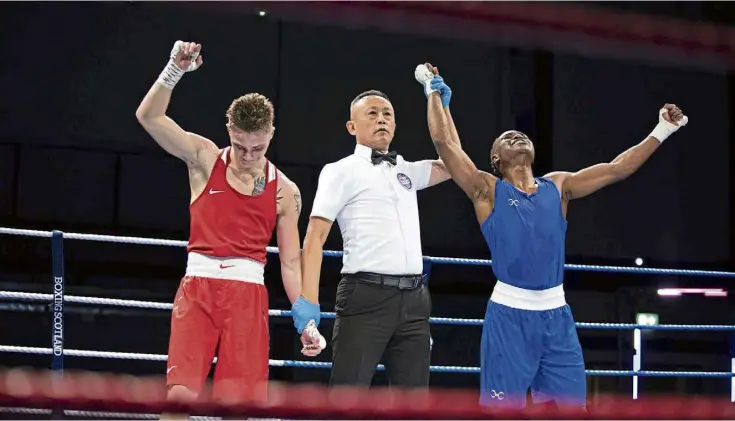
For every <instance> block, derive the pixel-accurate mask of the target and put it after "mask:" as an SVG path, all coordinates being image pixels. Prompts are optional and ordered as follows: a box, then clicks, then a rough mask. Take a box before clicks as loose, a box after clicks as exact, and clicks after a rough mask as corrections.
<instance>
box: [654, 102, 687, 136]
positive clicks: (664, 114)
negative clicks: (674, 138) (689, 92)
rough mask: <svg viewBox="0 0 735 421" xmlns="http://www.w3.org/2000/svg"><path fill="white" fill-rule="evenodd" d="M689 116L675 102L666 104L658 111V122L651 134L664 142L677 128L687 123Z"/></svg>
mask: <svg viewBox="0 0 735 421" xmlns="http://www.w3.org/2000/svg"><path fill="white" fill-rule="evenodd" d="M688 122H689V118H687V116H686V115H684V113H683V112H682V111H681V110H680V109H679V107H677V106H676V105H674V104H665V105H664V106H663V107H662V108H661V109H660V110H659V111H658V124H657V125H656V127H654V129H653V131H652V132H651V134H650V135H649V136H651V137H654V138H656V140H658V141H659V142H661V143H663V141H664V140H666V139H667V138H668V137H669V136H671V135H672V134H674V133H675V132H676V131H677V130H679V129H680V128H682V127H684V126H686V125H687V123H688Z"/></svg>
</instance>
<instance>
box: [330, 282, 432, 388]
mask: <svg viewBox="0 0 735 421" xmlns="http://www.w3.org/2000/svg"><path fill="white" fill-rule="evenodd" d="M356 278H357V279H356ZM335 311H336V313H337V318H336V320H335V323H334V330H333V334H332V374H331V379H330V384H331V385H333V386H338V385H351V386H369V385H370V384H371V382H372V379H373V375H374V374H375V368H376V365H378V364H379V363H381V362H382V363H383V364H384V365H385V370H386V374H387V376H388V382H389V384H390V386H394V387H395V386H397V387H412V388H415V387H428V386H429V365H430V359H431V358H430V357H431V348H430V340H431V339H430V338H431V331H430V327H429V315H430V314H431V296H430V294H429V288H428V286H426V285H419V286H417V287H416V288H415V289H398V288H397V287H389V286H384V285H383V286H381V285H376V284H371V283H365V282H362V281H360V279H359V275H351V276H346V277H343V278H342V280H341V281H340V283H339V286H338V287H337V297H336V301H335Z"/></svg>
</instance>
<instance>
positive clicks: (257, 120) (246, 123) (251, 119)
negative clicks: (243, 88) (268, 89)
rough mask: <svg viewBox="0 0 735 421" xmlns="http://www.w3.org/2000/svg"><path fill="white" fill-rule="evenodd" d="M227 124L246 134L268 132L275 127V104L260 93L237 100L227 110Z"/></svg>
mask: <svg viewBox="0 0 735 421" xmlns="http://www.w3.org/2000/svg"><path fill="white" fill-rule="evenodd" d="M226 115H227V124H228V125H232V126H235V127H237V128H238V129H240V130H244V131H246V132H258V131H268V130H270V129H271V127H272V126H273V115H274V109H273V103H272V102H270V100H269V99H268V98H266V97H265V96H263V95H261V94H258V93H250V94H247V95H243V96H241V97H240V98H236V99H235V100H234V101H232V104H230V108H228V109H227V113H226Z"/></svg>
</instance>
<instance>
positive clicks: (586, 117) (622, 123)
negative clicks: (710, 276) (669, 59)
mask: <svg viewBox="0 0 735 421" xmlns="http://www.w3.org/2000/svg"><path fill="white" fill-rule="evenodd" d="M554 75H555V77H554V83H555V86H554V103H555V107H554V165H555V167H556V169H558V170H567V171H576V170H579V169H581V168H584V167H586V166H589V165H592V164H596V163H599V162H609V161H611V160H612V159H614V158H615V157H616V156H617V155H618V154H619V153H621V152H623V151H624V150H626V149H627V148H629V147H631V146H633V145H635V144H636V143H638V142H640V141H641V140H643V139H644V138H645V137H646V136H647V135H648V134H649V133H650V132H651V130H652V129H653V128H654V126H655V125H656V124H657V123H658V117H657V113H658V110H659V109H660V108H661V106H662V105H663V104H664V103H675V104H676V105H678V106H679V107H681V108H682V109H683V110H684V112H685V113H686V114H687V115H688V116H689V119H690V121H689V124H688V125H687V126H686V127H684V128H682V129H680V130H679V131H678V132H677V133H675V134H674V135H673V136H671V137H670V138H669V139H668V140H666V141H665V142H664V144H663V145H662V146H661V147H660V149H659V150H658V151H657V152H656V153H655V154H654V156H653V157H652V158H651V159H650V160H649V162H647V163H646V164H645V165H644V166H643V167H642V168H641V169H640V170H639V171H638V172H637V173H636V174H634V175H633V176H632V177H630V178H629V179H627V180H625V181H623V182H621V183H619V184H616V185H614V186H611V187H609V188H606V189H604V190H602V191H600V192H598V193H596V194H594V195H592V196H590V197H587V198H584V199H581V200H576V201H574V202H572V204H571V206H570V210H569V239H568V250H569V253H570V254H572V255H585V256H594V257H619V258H632V257H634V256H643V257H649V258H653V259H660V260H679V259H681V260H684V261H692V262H711V261H716V260H720V259H726V258H727V257H728V253H729V247H728V235H729V215H730V209H729V199H728V191H729V182H728V178H729V169H728V154H729V148H728V136H729V134H728V103H727V84H726V78H725V76H723V75H717V74H708V73H697V72H689V71H683V70H678V69H670V68H663V67H646V66H642V65H639V64H632V63H623V62H616V61H609V60H595V59H591V58H579V57H558V58H557V60H556V62H555V66H554Z"/></svg>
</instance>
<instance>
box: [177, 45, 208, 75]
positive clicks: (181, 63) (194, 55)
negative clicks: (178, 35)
mask: <svg viewBox="0 0 735 421" xmlns="http://www.w3.org/2000/svg"><path fill="white" fill-rule="evenodd" d="M201 51H202V44H197V43H195V42H184V41H176V43H175V44H174V48H172V49H171V60H173V62H174V64H175V65H176V67H178V68H179V69H181V70H184V71H187V72H193V71H194V70H196V69H198V68H199V67H200V66H201V65H202V62H203V61H202V56H201V55H199V53H200V52H201Z"/></svg>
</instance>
